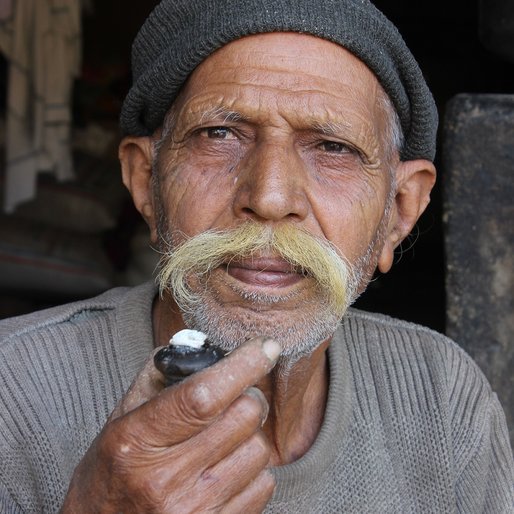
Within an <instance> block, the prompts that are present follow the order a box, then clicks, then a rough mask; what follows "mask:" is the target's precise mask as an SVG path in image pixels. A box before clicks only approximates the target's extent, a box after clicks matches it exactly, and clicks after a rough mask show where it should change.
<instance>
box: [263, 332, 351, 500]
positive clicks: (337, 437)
mask: <svg viewBox="0 0 514 514" xmlns="http://www.w3.org/2000/svg"><path fill="white" fill-rule="evenodd" d="M328 362H329V370H330V380H329V387H328V397H327V406H326V410H325V417H324V419H323V423H322V425H321V429H320V432H319V434H318V437H317V438H316V440H315V441H314V444H313V445H312V446H311V448H310V449H309V451H308V452H307V453H306V454H305V455H304V456H303V457H301V458H300V459H298V460H297V461H295V462H293V463H291V464H287V465H285V466H279V467H276V468H272V469H271V471H272V473H273V475H274V476H275V480H276V487H275V492H274V494H273V499H272V502H273V503H275V502H277V503H278V502H283V501H287V500H291V499H294V498H295V497H298V496H301V495H302V494H304V493H305V491H307V490H309V489H311V488H312V487H316V484H317V483H318V482H319V481H320V480H323V479H324V477H323V475H324V472H325V471H326V470H327V469H329V468H330V467H331V466H332V464H333V462H334V460H335V459H336V457H337V456H338V454H339V453H340V450H341V448H340V447H339V446H340V445H341V444H343V441H344V437H341V434H342V433H343V432H345V431H346V429H347V427H348V424H349V420H350V415H351V404H352V389H351V388H352V384H351V376H350V368H349V363H348V355H347V351H346V345H345V343H344V338H343V330H342V327H339V329H338V330H337V332H336V333H335V334H334V336H333V338H332V342H331V343H330V346H329V349H328Z"/></svg>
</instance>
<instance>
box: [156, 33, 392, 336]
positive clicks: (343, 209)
mask: <svg viewBox="0 0 514 514" xmlns="http://www.w3.org/2000/svg"><path fill="white" fill-rule="evenodd" d="M381 95H383V93H382V91H381V89H380V86H379V84H378V82H377V80H376V78H375V77H374V76H373V74H372V73H371V72H370V71H369V70H368V69H367V68H366V67H365V65H364V64H362V63H361V62H360V61H359V60H357V59H356V58H355V57H353V56H352V55H351V54H350V53H348V52H347V51H345V50H344V49H342V48H341V47H339V46H337V45H335V44H332V43H330V42H327V41H324V40H321V39H318V38H314V37H311V36H306V35H298V34H266V35H258V36H251V37H247V38H244V39H242V40H238V41H236V42H233V43H231V44H229V45H227V46H225V47H223V48H222V49H221V50H219V51H217V52H216V53H214V54H213V55H212V56H210V57H209V58H208V59H207V60H206V61H204V62H203V63H202V64H201V65H200V66H199V67H198V68H197V69H196V70H195V72H194V73H193V74H192V76H191V77H190V79H189V80H188V82H187V84H186V85H185V87H184V89H183V91H182V92H181V94H180V96H179V98H178V100H177V101H176V102H175V105H174V107H173V119H174V124H173V128H172V131H171V134H170V135H169V136H168V137H167V138H166V139H165V140H164V143H163V145H162V147H161V149H160V151H159V155H158V161H157V162H156V163H154V164H155V170H156V173H157V174H158V181H157V183H158V198H157V200H156V201H157V203H158V204H159V205H160V209H161V211H162V218H161V221H160V223H161V226H160V232H161V234H162V235H163V236H164V237H165V238H166V239H167V241H166V244H171V245H172V246H175V247H176V246H177V245H179V244H181V243H182V242H184V241H185V240H186V239H188V238H190V237H193V236H196V235H198V234H200V233H203V232H205V231H208V230H227V229H233V228H235V227H238V226H240V225H242V224H243V222H245V221H248V220H252V221H255V222H257V223H259V224H263V225H268V226H272V227H275V226H278V225H281V224H292V225H294V226H296V227H298V228H301V229H302V230H304V231H306V232H308V233H309V234H311V235H313V236H315V237H316V238H319V239H326V240H328V241H330V242H331V243H332V244H333V245H335V247H336V248H337V249H338V250H339V252H340V253H341V255H343V256H345V257H346V259H347V260H348V261H349V262H350V263H351V264H352V265H354V266H356V267H357V268H360V269H359V270H358V271H360V272H361V275H362V283H361V284H360V289H362V288H363V287H364V283H365V282H366V281H367V279H368V278H369V275H370V274H371V273H372V271H373V269H374V267H375V264H376V254H377V251H379V250H380V244H381V240H382V239H383V238H382V234H381V232H383V230H384V228H385V227H386V221H387V220H384V219H383V217H384V210H385V208H386V202H387V198H388V197H389V193H390V187H391V172H390V167H391V163H390V162H387V158H386V156H387V155H389V154H388V150H389V149H388V148H387V144H388V143H389V141H387V140H386V138H385V137H384V134H385V130H386V126H387V121H386V116H385V114H384V110H383V107H382V105H381V104H380V102H379V100H378V99H379V98H380V97H381ZM190 286H191V287H192V288H193V289H195V288H196V289H197V290H198V292H199V291H201V293H202V295H203V296H202V298H203V302H202V303H203V311H205V309H207V310H208V311H209V312H210V314H209V315H210V317H211V318H212V319H211V322H212V320H221V321H219V325H220V326H222V327H227V328H226V331H227V332H228V334H227V336H226V337H227V338H228V339H234V340H235V339H238V338H243V339H247V338H248V337H250V336H252V335H257V334H269V335H273V336H275V337H278V338H279V339H280V338H281V336H282V339H288V338H289V339H292V340H293V339H294V340H297V341H299V340H302V339H305V338H308V337H312V334H311V335H308V334H307V333H308V326H309V325H312V324H313V323H315V322H316V321H317V320H319V318H323V317H327V316H328V314H327V313H326V312H325V311H324V310H323V309H322V308H321V307H320V303H321V302H320V298H319V290H318V288H317V287H316V284H315V283H314V282H313V280H312V279H311V278H310V277H308V276H305V274H301V273H296V272H294V270H293V269H292V268H291V266H290V265H288V264H287V263H286V262H285V261H284V260H283V259H281V258H279V257H278V256H277V255H274V254H273V253H269V252H265V251H264V252H261V254H257V255H254V256H253V257H252V258H249V259H243V260H241V259H238V260H236V261H235V262H232V263H230V262H228V263H224V265H223V266H219V267H217V268H215V269H214V270H213V271H212V272H210V274H209V276H208V278H207V279H205V277H204V279H202V280H196V281H195V280H193V281H192V282H191V283H190ZM259 298H260V299H264V298H266V299H268V300H269V299H273V301H264V300H263V301H260V300H259ZM204 315H205V312H203V313H202V314H201V316H204ZM188 319H189V318H188ZM190 321H191V322H193V323H195V324H198V320H197V319H196V318H195V317H194V316H193V318H192V320H190ZM336 322H337V320H335V321H334V320H331V321H330V327H331V328H330V330H333V329H334V328H335V323H336ZM230 327H232V328H230ZM234 327H235V328H234ZM277 327H278V328H277ZM196 328H200V329H202V328H204V329H205V327H196ZM276 330H279V331H280V334H278V335H277V333H276V332H274V331H276ZM302 330H303V333H302V332H301V331H302ZM208 331H209V330H208ZM241 332H244V334H243V333H241ZM270 332H271V333H270ZM293 332H296V336H294V337H292V336H291V334H292V333H293ZM317 334H318V336H319V331H318V332H317ZM238 342H240V341H238ZM318 342H320V341H318ZM282 344H284V340H283V341H282ZM294 344H297V343H294Z"/></svg>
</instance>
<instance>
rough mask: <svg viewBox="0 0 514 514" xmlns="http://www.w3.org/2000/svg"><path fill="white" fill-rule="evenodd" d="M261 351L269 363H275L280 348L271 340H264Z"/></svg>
mask: <svg viewBox="0 0 514 514" xmlns="http://www.w3.org/2000/svg"><path fill="white" fill-rule="evenodd" d="M262 351H263V352H264V354H265V355H266V357H268V359H269V360H270V361H271V362H275V361H276V360H277V359H278V356H279V355H280V351H281V348H280V345H279V344H278V343H277V342H276V341H273V339H266V341H264V343H262Z"/></svg>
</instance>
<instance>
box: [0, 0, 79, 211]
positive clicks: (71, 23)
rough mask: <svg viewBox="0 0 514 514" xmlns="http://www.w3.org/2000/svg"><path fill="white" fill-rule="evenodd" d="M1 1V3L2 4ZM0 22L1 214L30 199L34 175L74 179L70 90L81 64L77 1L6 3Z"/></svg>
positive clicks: (52, 0)
mask: <svg viewBox="0 0 514 514" xmlns="http://www.w3.org/2000/svg"><path fill="white" fill-rule="evenodd" d="M2 1H4V0H2ZM11 2H12V6H11V7H12V13H11V17H10V18H9V19H7V20H0V51H2V53H3V54H4V55H5V56H6V57H7V59H8V61H9V83H8V98H7V127H6V128H7V130H6V170H5V174H4V176H5V187H4V211H5V212H8V213H9V212H13V211H14V210H15V208H16V206H17V205H18V204H19V203H21V202H23V201H26V200H29V199H31V198H33V197H34V196H35V192H36V180H37V174H38V172H39V171H50V172H53V173H54V175H55V176H56V178H57V179H58V180H61V181H63V180H67V179H72V178H73V177H74V173H73V165H72V157H71V141H70V140H71V137H70V132H71V92H72V86H73V79H74V78H75V77H77V76H78V74H79V72H80V66H81V54H82V52H81V50H82V49H81V25H80V7H81V0H11Z"/></svg>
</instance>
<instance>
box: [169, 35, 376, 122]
mask: <svg viewBox="0 0 514 514" xmlns="http://www.w3.org/2000/svg"><path fill="white" fill-rule="evenodd" d="M380 95H383V96H384V97H385V93H384V92H383V90H382V88H381V86H380V83H379V82H378V80H377V78H376V77H375V75H374V74H373V72H372V71H371V70H370V69H369V68H368V67H367V66H366V65H365V64H364V63H363V62H362V61H361V60H359V59H358V58H357V57H355V56H354V55H352V54H351V53H350V52H349V51H347V50H346V49H344V48H342V47H340V46H339V45H336V44H334V43H332V42H329V41H326V40H324V39H321V38H317V37H314V36H310V35H306V34H296V33H287V32H286V33H270V34H258V35H251V36H247V37H245V38H242V39H239V40H236V41H233V42H231V43H228V44H227V45H225V46H223V47H222V48H220V49H219V50H217V51H216V52H214V53H213V54H212V55H210V56H209V57H207V58H206V59H205V60H204V61H203V62H202V63H201V64H200V65H199V66H198V67H197V68H196V69H195V71H194V72H193V73H192V74H191V76H190V77H189V79H188V80H187V82H186V84H185V85H184V87H183V88H182V91H181V93H180V94H179V96H178V98H177V99H176V101H175V102H174V107H173V110H174V112H175V115H179V114H184V110H186V109H187V110H201V109H202V108H205V107H207V108H208V109H215V108H217V107H219V108H220V109H221V111H220V112H221V114H223V112H227V111H229V110H230V107H231V105H232V104H233V103H243V104H244V102H245V100H248V101H249V102H252V101H253V102H254V103H255V102H260V101H263V100H264V99H265V98H267V99H268V100H269V99H271V100H272V101H273V99H274V97H276V101H277V102H278V103H280V101H283V102H291V103H292V104H293V105H294V106H300V105H302V103H303V104H307V105H303V107H304V109H303V110H302V111H301V113H300V112H299V113H298V114H299V115H300V114H301V115H302V116H304V117H309V115H310V114H312V115H313V116H314V115H315V113H319V112H320V111H323V110H327V111H330V110H332V111H334V110H337V108H338V107H339V106H340V107H341V108H342V107H343V106H342V105H341V104H343V103H344V104H351V103H360V104H366V105H367V106H368V111H369V112H367V114H368V116H373V114H374V112H375V109H374V107H375V106H376V104H377V99H379V98H378V97H379V96H380ZM248 97H249V98H248ZM207 99H208V102H207ZM239 101H240V102H239ZM206 103H207V105H205V104H206ZM261 107H262V108H264V106H261ZM286 107H287V106H286V105H284V104H283V105H277V106H276V108H277V110H286ZM310 111H312V113H311V112H310Z"/></svg>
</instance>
